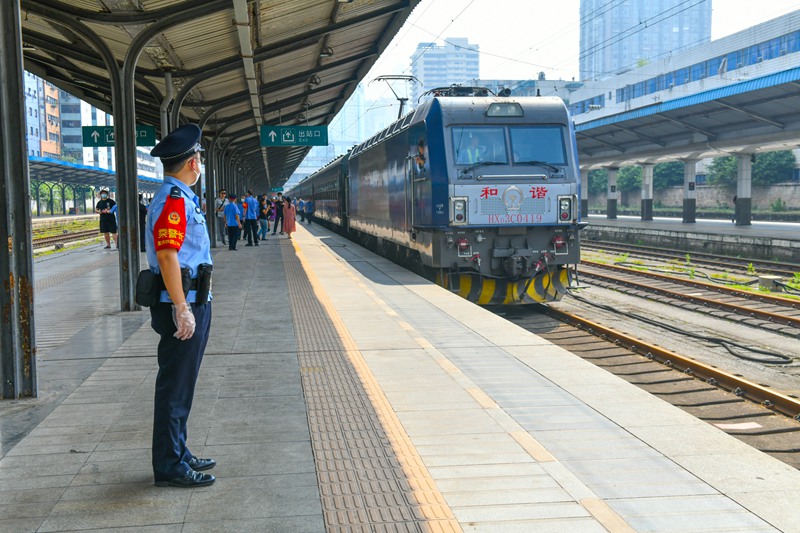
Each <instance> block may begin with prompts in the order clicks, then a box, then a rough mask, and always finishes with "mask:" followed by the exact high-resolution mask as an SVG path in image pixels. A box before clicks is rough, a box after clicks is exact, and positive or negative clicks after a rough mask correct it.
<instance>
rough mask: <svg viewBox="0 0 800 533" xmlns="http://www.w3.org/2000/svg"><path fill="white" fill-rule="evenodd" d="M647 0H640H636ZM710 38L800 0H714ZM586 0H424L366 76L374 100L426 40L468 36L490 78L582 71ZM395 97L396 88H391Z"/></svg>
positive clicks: (563, 75) (783, 11)
mask: <svg viewBox="0 0 800 533" xmlns="http://www.w3.org/2000/svg"><path fill="white" fill-rule="evenodd" d="M632 1H640V0H632ZM711 1H712V2H713V3H712V17H711V19H712V22H711V38H712V40H714V39H719V38H721V37H725V36H727V35H730V34H732V33H735V32H737V31H740V30H743V29H745V28H749V27H750V26H753V25H755V24H758V23H761V22H764V21H767V20H770V19H772V18H775V17H778V16H780V15H783V14H786V13H788V12H791V11H794V10H797V9H800V0H711ZM579 4H580V1H579V0H422V2H420V3H419V4H418V5H417V7H416V8H415V9H414V11H413V12H412V13H411V16H410V17H409V18H408V20H407V21H406V23H405V25H404V26H403V28H402V29H401V30H400V31H399V32H398V34H397V36H396V37H395V38H394V39H393V40H392V42H391V43H390V44H389V46H388V47H387V49H386V51H384V53H383V54H382V55H381V57H380V59H378V61H377V63H376V64H375V66H374V67H373V68H372V70H371V71H370V73H369V74H368V75H367V77H366V78H365V80H364V85H365V87H366V88H367V91H366V93H367V97H368V98H371V99H372V98H377V97H378V96H380V95H382V94H384V93H386V92H387V91H388V89H386V88H385V84H381V83H373V84H369V81H370V80H372V79H374V78H375V77H376V76H379V75H385V74H410V69H409V63H410V57H411V54H412V53H413V52H414V50H416V48H417V44H418V43H420V42H436V43H437V44H439V45H441V44H443V40H444V39H446V38H449V37H466V38H468V39H469V42H470V43H474V44H478V45H479V46H480V76H481V78H483V79H530V78H535V77H536V76H537V74H538V73H539V72H544V73H545V76H546V77H547V79H563V80H570V79H572V78H573V77H574V78H575V79H579V76H578V45H579V40H580V33H579V28H580V22H579ZM389 94H390V93H389Z"/></svg>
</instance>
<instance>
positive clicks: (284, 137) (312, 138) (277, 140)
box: [261, 126, 328, 146]
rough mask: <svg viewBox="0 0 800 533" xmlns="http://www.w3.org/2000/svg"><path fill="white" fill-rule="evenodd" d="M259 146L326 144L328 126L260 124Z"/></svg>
mask: <svg viewBox="0 0 800 533" xmlns="http://www.w3.org/2000/svg"><path fill="white" fill-rule="evenodd" d="M261 146H328V126H261Z"/></svg>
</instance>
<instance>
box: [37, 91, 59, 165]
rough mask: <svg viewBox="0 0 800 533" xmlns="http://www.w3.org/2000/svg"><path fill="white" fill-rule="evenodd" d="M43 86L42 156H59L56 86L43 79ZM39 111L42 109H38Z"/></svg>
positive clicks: (57, 94) (57, 95)
mask: <svg viewBox="0 0 800 533" xmlns="http://www.w3.org/2000/svg"><path fill="white" fill-rule="evenodd" d="M43 88H44V110H43V112H41V113H40V114H41V119H42V120H41V124H42V129H41V132H40V133H41V138H42V142H41V145H42V156H43V157H53V158H56V159H58V158H60V157H61V114H60V108H59V105H58V97H59V93H58V88H57V87H56V86H55V85H53V84H52V83H50V82H49V81H45V82H44V84H43ZM40 111H42V110H41V109H40Z"/></svg>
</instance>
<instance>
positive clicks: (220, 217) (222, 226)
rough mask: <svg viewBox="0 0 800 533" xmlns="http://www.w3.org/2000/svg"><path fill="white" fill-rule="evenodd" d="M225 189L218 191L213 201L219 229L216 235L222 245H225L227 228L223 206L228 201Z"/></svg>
mask: <svg viewBox="0 0 800 533" xmlns="http://www.w3.org/2000/svg"><path fill="white" fill-rule="evenodd" d="M226 196H227V194H226V192H225V189H220V190H219V196H218V197H217V198H216V200H214V210H215V211H216V212H217V226H218V227H219V230H217V231H218V233H219V238H220V240H221V241H222V244H226V243H225V235H227V234H228V226H227V224H226V223H225V206H226V205H228V199H227V198H226Z"/></svg>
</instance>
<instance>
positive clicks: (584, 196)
mask: <svg viewBox="0 0 800 533" xmlns="http://www.w3.org/2000/svg"><path fill="white" fill-rule="evenodd" d="M588 216H589V171H588V170H587V169H581V217H583V218H585V217H588Z"/></svg>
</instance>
